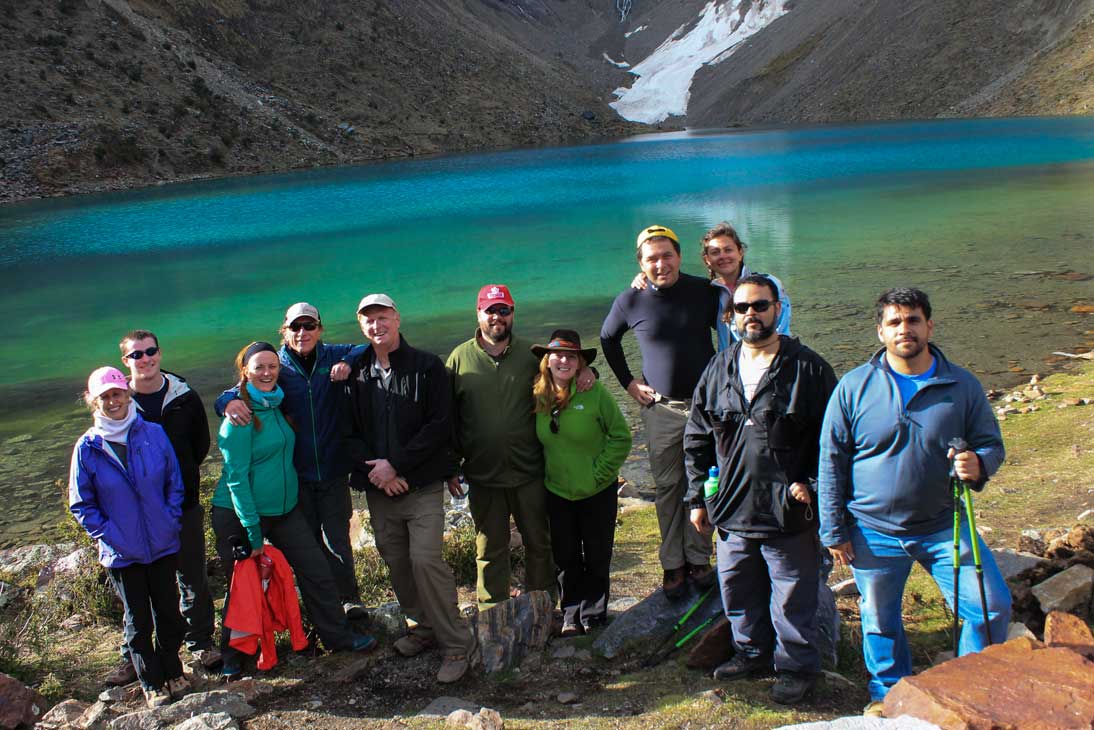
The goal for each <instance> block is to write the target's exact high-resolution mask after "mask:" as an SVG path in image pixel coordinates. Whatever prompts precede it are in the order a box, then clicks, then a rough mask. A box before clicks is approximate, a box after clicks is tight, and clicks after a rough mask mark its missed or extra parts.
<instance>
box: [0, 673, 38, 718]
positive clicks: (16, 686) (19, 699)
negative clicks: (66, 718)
mask: <svg viewBox="0 0 1094 730" xmlns="http://www.w3.org/2000/svg"><path fill="white" fill-rule="evenodd" d="M45 711H46V699H45V697H42V695H40V694H38V693H37V692H35V691H34V690H32V689H30V688H28V687H26V686H24V685H23V683H22V682H20V681H19V680H18V679H15V678H14V677H9V676H8V675H6V674H3V673H0V728H5V729H7V728H12V729H13V728H17V727H33V726H34V724H35V723H36V722H38V720H39V719H40V718H41V717H42V714H43V713H44V712H45Z"/></svg>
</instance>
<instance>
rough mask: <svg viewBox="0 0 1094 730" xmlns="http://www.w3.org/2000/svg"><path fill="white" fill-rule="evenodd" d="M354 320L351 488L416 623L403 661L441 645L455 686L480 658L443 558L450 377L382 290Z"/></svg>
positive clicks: (445, 671) (451, 467)
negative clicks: (413, 340)
mask: <svg viewBox="0 0 1094 730" xmlns="http://www.w3.org/2000/svg"><path fill="white" fill-rule="evenodd" d="M357 320H358V322H359V324H360V325H361V331H362V332H363V333H364V335H365V337H366V338H367V339H368V341H369V344H370V345H371V347H370V348H369V349H368V350H366V351H365V352H364V354H362V355H361V356H360V357H358V358H357V359H356V360H354V363H353V371H352V373H351V374H350V377H349V379H348V380H347V381H346V392H347V394H348V408H347V411H346V419H345V422H344V426H343V431H344V433H345V434H346V443H347V446H348V450H349V452H350V457H351V460H352V463H353V471H352V473H351V475H350V484H351V485H352V486H353V487H354V488H355V489H363V490H364V491H365V497H366V498H367V499H368V510H369V517H370V520H371V522H372V531H373V534H374V535H375V536H376V549H377V550H379V552H380V555H381V557H383V559H384V562H385V563H387V566H388V568H389V570H390V572H391V587H392V588H393V589H394V590H395V596H396V597H397V598H398V599H399V605H400V606H402V609H403V613H405V614H406V615H407V617H409V618H410V619H412V620H413V621H414V622H415V624H414V626H413V627H412V628H410V629H409V630H408V631H407V633H406V635H405V636H403V637H401V638H399V639H398V640H397V641H396V642H395V645H394V646H395V650H396V651H397V652H399V653H400V654H402V655H403V656H408V657H409V656H415V655H417V654H420V653H421V652H423V651H425V650H426V649H428V648H430V647H432V646H434V645H437V646H438V647H439V648H440V650H441V654H442V656H443V660H442V663H441V667H440V670H439V671H438V672H437V681H438V682H441V683H451V682H456V681H458V680H459V679H461V678H462V677H463V676H464V675H465V674H466V673H467V671H468V669H470V668H471V667H472V666H474V664H475V662H476V661H477V660H478V643H477V642H476V641H475V637H474V636H473V635H472V634H471V632H470V630H469V629H468V628H467V626H466V625H465V624H464V623H463V621H462V620H461V619H460V616H459V611H458V609H457V607H456V581H455V579H454V578H453V576H452V571H451V569H450V568H449V567H448V564H447V563H445V562H444V558H442V557H441V542H442V539H443V535H444V488H445V480H446V479H447V478H448V477H450V476H452V475H453V474H455V473H456V463H455V459H454V455H453V453H452V448H451V436H452V420H451V417H452V391H451V389H450V387H449V384H448V374H447V373H446V372H445V369H444V364H442V363H441V361H440V358H438V357H437V356H436V355H433V354H432V353H429V352H425V351H424V350H419V349H417V348H414V347H411V346H410V344H409V343H408V342H407V341H406V339H405V338H404V337H403V336H402V335H401V334H400V333H399V326H400V318H399V310H398V309H396V307H395V302H393V301H392V300H391V297H389V296H388V295H386V294H369V295H368V296H366V297H365V298H364V299H362V300H361V303H360V305H359V306H358V308H357Z"/></svg>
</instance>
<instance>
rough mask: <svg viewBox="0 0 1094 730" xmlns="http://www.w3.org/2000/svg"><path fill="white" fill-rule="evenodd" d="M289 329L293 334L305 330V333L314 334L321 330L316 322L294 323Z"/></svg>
mask: <svg viewBox="0 0 1094 730" xmlns="http://www.w3.org/2000/svg"><path fill="white" fill-rule="evenodd" d="M289 329H291V330H292V331H293V332H299V331H300V330H304V331H305V332H314V331H315V330H317V329H319V324H318V323H316V322H293V323H292V324H290V325H289Z"/></svg>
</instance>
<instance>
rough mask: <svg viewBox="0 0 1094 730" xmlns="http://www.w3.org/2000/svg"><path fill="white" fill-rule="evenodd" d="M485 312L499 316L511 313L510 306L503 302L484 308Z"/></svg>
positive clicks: (506, 315)
mask: <svg viewBox="0 0 1094 730" xmlns="http://www.w3.org/2000/svg"><path fill="white" fill-rule="evenodd" d="M486 313H487V314H496V315H497V316H499V317H508V316H509V315H510V314H512V313H513V308H512V307H507V306H505V305H504V304H495V305H494V306H492V307H487V308H486Z"/></svg>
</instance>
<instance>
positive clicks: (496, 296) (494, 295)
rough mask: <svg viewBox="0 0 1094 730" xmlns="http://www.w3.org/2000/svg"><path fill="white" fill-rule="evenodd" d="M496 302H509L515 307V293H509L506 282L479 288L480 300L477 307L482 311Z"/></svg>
mask: <svg viewBox="0 0 1094 730" xmlns="http://www.w3.org/2000/svg"><path fill="white" fill-rule="evenodd" d="M495 304H508V305H509V306H510V307H515V306H516V304H514V303H513V295H512V294H510V293H509V287H507V286H506V285H505V284H487V285H486V286H484V287H483V288H482V289H479V301H478V304H477V308H478V309H479V310H480V311H481V310H483V309H486V308H488V307H491V306H493V305H495Z"/></svg>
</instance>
